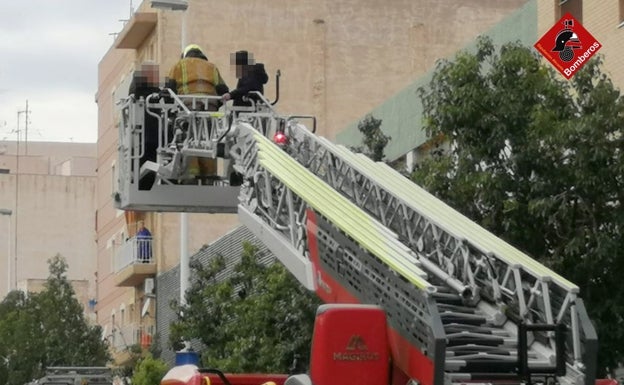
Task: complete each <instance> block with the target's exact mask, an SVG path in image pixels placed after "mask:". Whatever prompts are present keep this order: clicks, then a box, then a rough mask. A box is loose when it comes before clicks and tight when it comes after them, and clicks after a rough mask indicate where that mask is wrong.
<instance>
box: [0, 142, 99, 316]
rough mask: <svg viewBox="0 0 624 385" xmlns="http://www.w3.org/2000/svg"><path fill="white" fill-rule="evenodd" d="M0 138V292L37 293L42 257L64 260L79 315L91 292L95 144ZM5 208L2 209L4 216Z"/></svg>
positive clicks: (44, 263) (43, 272)
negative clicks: (79, 310)
mask: <svg viewBox="0 0 624 385" xmlns="http://www.w3.org/2000/svg"><path fill="white" fill-rule="evenodd" d="M17 149H18V143H17V142H15V141H0V209H3V212H4V213H5V214H3V215H0V272H1V274H2V275H1V276H0V283H1V284H0V297H4V296H5V295H6V294H7V291H8V290H9V289H10V290H15V289H20V290H24V291H39V290H40V289H41V282H43V281H44V280H45V279H46V278H47V277H48V263H47V260H48V259H50V258H52V257H54V256H55V255H56V254H60V255H62V256H63V257H64V258H65V259H66V260H67V263H68V278H69V279H70V280H71V281H72V283H73V284H74V287H75V288H76V290H77V296H78V299H79V300H80V302H81V303H82V304H83V306H84V308H85V312H86V313H87V315H89V314H90V313H91V314H92V313H93V312H94V309H93V307H92V306H91V307H90V306H89V301H90V300H95V298H96V297H97V295H96V285H95V281H96V275H95V274H96V262H97V259H96V247H95V246H96V244H95V231H94V230H95V204H96V194H95V187H96V177H95V175H96V174H95V172H96V171H95V168H96V157H95V154H96V145H95V143H55V142H29V143H28V144H27V145H26V143H24V142H21V143H19V152H18V151H17ZM9 213H10V214H9Z"/></svg>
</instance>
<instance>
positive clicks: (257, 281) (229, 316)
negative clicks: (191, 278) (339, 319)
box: [170, 242, 320, 373]
mask: <svg viewBox="0 0 624 385" xmlns="http://www.w3.org/2000/svg"><path fill="white" fill-rule="evenodd" d="M243 249H244V251H243V254H242V259H241V262H240V263H239V264H238V265H237V266H236V267H235V268H234V272H233V274H232V275H231V276H230V277H224V271H225V259H224V258H223V257H217V258H214V259H212V260H211V262H210V263H209V264H208V266H206V267H202V266H201V265H200V264H198V263H195V264H193V266H192V267H193V270H194V271H195V274H196V276H197V279H196V280H195V282H194V283H193V284H192V286H191V288H190V289H189V290H188V291H187V294H186V300H187V306H184V307H182V308H178V311H179V320H178V321H177V322H175V323H174V324H173V325H172V328H171V339H170V342H172V343H174V345H176V343H178V344H177V345H176V346H175V347H176V348H179V347H180V345H179V341H181V340H191V339H198V340H199V341H201V342H202V343H203V345H204V346H205V349H203V351H202V361H203V365H204V366H208V367H214V368H218V369H221V370H224V371H230V372H282V373H285V372H288V371H289V370H290V369H294V370H302V369H300V368H299V367H297V368H293V367H292V366H293V362H295V361H296V362H297V363H298V364H300V365H301V364H307V362H308V360H309V350H310V342H311V339H312V329H313V324H314V316H315V314H316V308H317V307H318V305H319V304H320V302H319V300H318V299H317V298H316V296H314V295H313V294H311V293H309V292H307V291H306V290H305V289H304V288H303V287H302V286H301V285H300V284H299V283H298V282H297V281H296V280H295V279H294V278H293V277H292V276H291V275H290V274H289V273H288V272H287V271H286V269H285V268H284V267H283V266H282V265H281V264H279V263H278V262H275V263H273V264H271V265H270V266H266V265H263V264H261V263H260V262H259V257H260V255H259V253H258V249H257V248H256V247H255V246H253V245H251V244H250V243H247V242H245V243H243Z"/></svg>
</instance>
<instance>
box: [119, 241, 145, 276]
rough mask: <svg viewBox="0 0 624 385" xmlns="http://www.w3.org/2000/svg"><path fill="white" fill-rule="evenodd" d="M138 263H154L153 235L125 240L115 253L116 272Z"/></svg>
mask: <svg viewBox="0 0 624 385" xmlns="http://www.w3.org/2000/svg"><path fill="white" fill-rule="evenodd" d="M136 263H154V256H153V254H152V238H151V237H149V238H143V237H139V238H137V237H132V238H130V239H128V240H127V241H126V242H124V244H123V245H122V246H121V248H120V249H119V250H118V251H117V254H116V255H115V272H116V273H118V272H119V271H121V270H123V269H124V268H126V267H128V266H130V265H134V264H136Z"/></svg>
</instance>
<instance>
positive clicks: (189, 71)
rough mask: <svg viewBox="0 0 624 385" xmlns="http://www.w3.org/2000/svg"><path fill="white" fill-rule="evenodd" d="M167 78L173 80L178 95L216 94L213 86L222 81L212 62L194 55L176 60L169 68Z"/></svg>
mask: <svg viewBox="0 0 624 385" xmlns="http://www.w3.org/2000/svg"><path fill="white" fill-rule="evenodd" d="M169 78H171V79H173V80H175V82H176V85H177V88H178V94H180V95H188V94H206V95H216V94H217V91H216V88H215V87H216V86H217V85H218V84H223V83H224V81H223V78H221V74H220V73H219V70H218V69H217V67H216V66H215V65H214V64H212V63H211V62H209V61H207V60H204V59H200V58H196V57H187V58H184V59H181V60H180V61H178V62H177V63H176V65H175V66H174V67H173V68H172V69H171V72H170V73H169Z"/></svg>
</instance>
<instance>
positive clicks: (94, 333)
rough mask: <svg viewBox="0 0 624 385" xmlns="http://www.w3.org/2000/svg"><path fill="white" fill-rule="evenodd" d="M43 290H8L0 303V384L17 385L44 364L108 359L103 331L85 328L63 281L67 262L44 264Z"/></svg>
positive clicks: (93, 362)
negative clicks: (32, 291)
mask: <svg viewBox="0 0 624 385" xmlns="http://www.w3.org/2000/svg"><path fill="white" fill-rule="evenodd" d="M48 263H49V266H50V268H49V270H50V275H49V277H48V279H47V282H46V284H45V290H43V291H42V292H40V293H29V294H28V295H25V294H24V293H22V292H20V291H13V292H11V293H9V294H8V295H7V297H6V298H5V299H4V301H2V303H0V358H1V359H2V360H3V363H4V365H2V364H0V383H2V384H8V385H13V384H15V385H22V384H24V383H25V382H28V381H30V380H33V379H36V378H38V377H41V376H42V375H43V373H44V370H45V368H46V367H48V366H103V365H105V364H106V363H107V362H108V361H109V360H110V356H109V353H108V347H107V345H106V343H105V342H103V341H102V340H101V333H102V330H101V328H100V327H99V326H94V325H90V324H89V323H88V322H87V320H86V319H85V317H84V313H83V308H82V306H81V305H80V303H79V302H78V300H77V299H76V297H75V293H74V290H73V288H72V286H71V284H70V282H69V281H68V280H67V276H66V272H67V263H66V262H65V260H64V259H63V258H62V257H61V256H60V255H56V256H55V257H54V258H52V259H50V260H48Z"/></svg>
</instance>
